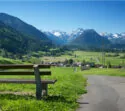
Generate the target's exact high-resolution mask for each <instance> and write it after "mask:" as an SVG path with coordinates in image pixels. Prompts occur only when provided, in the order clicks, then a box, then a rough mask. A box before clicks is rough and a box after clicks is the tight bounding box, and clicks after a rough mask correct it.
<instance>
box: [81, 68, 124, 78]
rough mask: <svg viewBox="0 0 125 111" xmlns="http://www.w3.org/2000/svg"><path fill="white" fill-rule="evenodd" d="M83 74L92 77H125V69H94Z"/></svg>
mask: <svg viewBox="0 0 125 111" xmlns="http://www.w3.org/2000/svg"><path fill="white" fill-rule="evenodd" d="M82 73H83V74H91V75H109V76H125V69H107V68H103V69H99V68H92V69H90V70H85V71H83V72H82Z"/></svg>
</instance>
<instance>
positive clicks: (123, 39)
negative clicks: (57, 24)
mask: <svg viewBox="0 0 125 111" xmlns="http://www.w3.org/2000/svg"><path fill="white" fill-rule="evenodd" d="M86 30H87V29H82V28H78V29H76V30H73V31H72V32H71V33H67V32H64V31H59V30H53V31H49V32H44V33H45V34H46V35H47V36H48V38H49V39H51V40H52V42H53V43H54V44H57V45H64V44H68V43H70V42H72V41H73V40H75V39H76V38H77V37H79V36H80V35H81V34H83V33H84V32H85V31H86ZM99 35H101V36H103V37H105V38H108V40H109V41H111V43H112V44H125V32H124V33H114V34H113V33H107V32H103V33H99Z"/></svg>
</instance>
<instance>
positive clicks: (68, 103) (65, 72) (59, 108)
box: [0, 67, 86, 111]
mask: <svg viewBox="0 0 125 111" xmlns="http://www.w3.org/2000/svg"><path fill="white" fill-rule="evenodd" d="M51 70H52V75H51V76H45V77H42V78H44V79H48V78H49V79H57V82H56V83H55V84H54V85H49V89H48V91H49V92H48V93H49V96H48V97H46V98H44V100H40V101H37V100H36V98H35V85H31V84H0V92H3V93H0V108H1V110H2V111H74V110H75V109H76V108H77V107H78V103H76V100H77V98H78V97H79V96H80V95H81V94H83V93H86V90H85V85H86V79H85V78H84V77H83V74H82V73H81V71H80V70H79V69H78V71H77V72H74V69H73V68H57V67H53V68H51ZM10 77H11V76H10ZM1 78H2V76H1ZM4 78H9V77H8V76H4ZM11 78H12V77H11ZM14 78H24V79H25V78H28V76H23V77H22V76H21V77H20V76H14ZM29 78H34V77H33V76H31V77H29ZM4 92H11V94H6V93H4Z"/></svg>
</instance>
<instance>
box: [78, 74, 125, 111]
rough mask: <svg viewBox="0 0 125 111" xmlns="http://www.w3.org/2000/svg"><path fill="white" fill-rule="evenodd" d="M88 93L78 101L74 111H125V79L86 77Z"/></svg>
mask: <svg viewBox="0 0 125 111" xmlns="http://www.w3.org/2000/svg"><path fill="white" fill-rule="evenodd" d="M86 77H87V78H88V86H87V91H88V93H87V94H85V95H82V97H81V98H80V99H79V100H78V103H79V104H80V106H79V108H78V109H77V110H76V111H125V78H124V77H112V76H96V75H95V76H94V75H90V76H86Z"/></svg>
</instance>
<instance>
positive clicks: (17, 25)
mask: <svg viewBox="0 0 125 111" xmlns="http://www.w3.org/2000/svg"><path fill="white" fill-rule="evenodd" d="M0 21H1V22H3V23H4V24H6V25H8V26H10V27H12V28H13V29H16V30H17V31H19V32H20V33H22V34H24V35H27V36H30V37H31V38H34V39H36V40H38V41H39V43H40V44H41V47H43V46H47V47H51V46H52V42H51V40H50V39H48V37H47V36H46V35H45V34H44V33H42V32H41V31H40V30H38V29H36V28H35V27H34V26H32V25H29V24H27V23H25V22H23V21H22V20H20V19H19V18H17V17H14V16H11V15H8V14H5V13H0Z"/></svg>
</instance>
